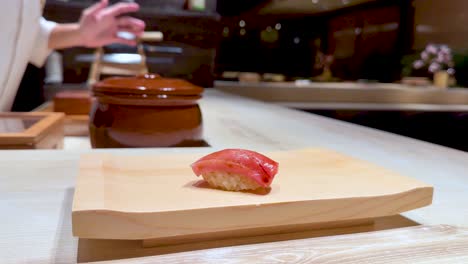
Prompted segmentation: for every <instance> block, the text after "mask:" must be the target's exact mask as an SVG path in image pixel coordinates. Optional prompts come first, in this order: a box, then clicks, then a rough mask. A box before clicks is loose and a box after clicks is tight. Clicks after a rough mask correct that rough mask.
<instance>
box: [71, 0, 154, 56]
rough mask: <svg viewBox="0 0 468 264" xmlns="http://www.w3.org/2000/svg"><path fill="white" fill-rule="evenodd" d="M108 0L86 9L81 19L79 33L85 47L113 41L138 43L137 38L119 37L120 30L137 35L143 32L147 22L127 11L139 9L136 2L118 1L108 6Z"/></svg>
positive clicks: (98, 45) (130, 43) (132, 44)
mask: <svg viewBox="0 0 468 264" xmlns="http://www.w3.org/2000/svg"><path fill="white" fill-rule="evenodd" d="M108 4H109V3H108V0H101V1H100V2H98V3H96V4H94V5H93V6H90V7H89V8H87V9H85V10H84V11H83V13H82V15H81V18H80V21H79V35H80V36H81V39H82V45H83V46H85V47H90V48H93V47H100V46H104V45H108V44H111V43H121V44H126V45H131V46H134V45H136V41H135V39H127V38H122V37H119V35H118V33H119V32H128V33H131V34H133V35H134V36H135V37H139V36H141V35H142V34H143V31H144V29H145V23H144V22H143V21H141V20H139V19H136V18H132V17H129V16H121V15H123V14H126V13H130V12H136V11H138V9H139V6H138V4H136V3H118V4H115V5H113V6H109V7H108Z"/></svg>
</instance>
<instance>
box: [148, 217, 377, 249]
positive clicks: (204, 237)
mask: <svg viewBox="0 0 468 264" xmlns="http://www.w3.org/2000/svg"><path fill="white" fill-rule="evenodd" d="M373 226H374V219H372V218H367V219H357V220H348V221H336V222H327V223H314V224H304V225H295V226H279V227H269V228H256V229H245V230H232V231H223V232H213V233H205V234H194V235H189V236H174V237H164V238H156V239H146V240H143V241H142V246H143V247H144V248H149V247H159V246H171V245H178V244H189V243H195V242H205V241H213V240H224V239H236V238H244V239H247V240H248V239H249V238H252V241H256V240H257V238H256V237H258V236H278V238H280V237H284V238H286V239H287V238H288V237H294V236H295V233H301V232H302V233H304V232H306V233H307V232H308V233H311V232H313V234H314V235H313V236H314V237H320V236H329V235H337V234H343V229H346V228H348V229H351V230H350V232H366V231H372V230H373V229H374V227H373ZM309 237H310V236H309ZM279 240H283V239H281V238H280V239H279Z"/></svg>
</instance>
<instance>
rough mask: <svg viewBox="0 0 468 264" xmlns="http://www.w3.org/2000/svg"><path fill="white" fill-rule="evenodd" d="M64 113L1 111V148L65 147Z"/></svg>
mask: <svg viewBox="0 0 468 264" xmlns="http://www.w3.org/2000/svg"><path fill="white" fill-rule="evenodd" d="M64 118H65V115H64V114H63V113H36V112H35V113H0V149H59V148H62V147H63V137H64V132H63V131H64V129H63V126H64Z"/></svg>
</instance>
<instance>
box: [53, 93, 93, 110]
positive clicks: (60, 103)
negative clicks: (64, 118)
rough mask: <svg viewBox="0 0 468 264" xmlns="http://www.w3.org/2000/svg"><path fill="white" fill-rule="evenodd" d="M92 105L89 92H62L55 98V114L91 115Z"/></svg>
mask: <svg viewBox="0 0 468 264" xmlns="http://www.w3.org/2000/svg"><path fill="white" fill-rule="evenodd" d="M91 103H92V98H91V92H90V91H89V90H71V91H62V92H59V93H57V94H56V95H55V97H54V112H62V113H65V114H66V115H89V111H90V109H91Z"/></svg>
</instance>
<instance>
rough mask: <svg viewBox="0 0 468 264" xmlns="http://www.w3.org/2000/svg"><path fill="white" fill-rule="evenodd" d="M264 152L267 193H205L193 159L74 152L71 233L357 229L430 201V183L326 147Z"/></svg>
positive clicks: (148, 235) (147, 236)
mask: <svg viewBox="0 0 468 264" xmlns="http://www.w3.org/2000/svg"><path fill="white" fill-rule="evenodd" d="M265 154H266V155H268V156H269V157H271V158H273V159H274V160H276V161H278V162H279V164H280V165H279V166H280V167H279V173H278V175H277V176H276V178H275V180H274V181H273V184H272V188H271V190H270V191H269V192H268V193H244V192H227V191H222V190H216V189H212V188H210V187H208V186H207V185H206V184H205V183H204V182H203V181H202V180H201V178H198V177H196V176H195V175H194V173H193V172H192V171H191V168H190V164H191V163H193V162H194V161H196V160H197V159H198V158H200V157H201V156H202V154H180V155H177V154H173V155H159V156H115V155H110V154H102V153H101V154H89V155H84V156H83V157H82V160H81V164H80V171H79V175H78V179H77V185H76V190H75V195H74V201H73V210H72V211H73V212H72V224H73V234H74V235H75V236H77V237H80V238H91V239H124V240H151V241H153V242H154V241H156V242H154V243H152V242H151V243H149V244H150V245H154V244H164V243H165V242H167V243H178V242H184V241H186V240H185V239H187V240H190V241H196V240H197V239H203V240H206V239H210V238H217V239H218V238H220V237H222V236H228V237H231V236H235V235H240V234H242V235H247V236H248V235H261V234H268V233H274V232H280V231H281V232H282V231H284V232H291V231H295V228H302V229H310V228H320V227H333V226H335V225H337V223H345V224H350V225H351V224H356V223H355V221H358V224H362V223H366V221H368V220H369V219H373V218H375V217H380V216H388V215H395V214H399V213H401V212H405V211H408V210H412V209H415V208H419V207H422V206H426V205H429V204H431V202H432V194H433V188H432V187H431V186H429V185H427V184H424V183H422V182H419V181H417V180H415V179H412V178H408V177H404V176H401V175H398V174H396V173H393V172H391V171H388V170H386V169H384V168H381V167H378V166H375V165H373V164H370V163H368V162H365V161H360V160H357V159H354V158H351V157H349V156H345V155H342V154H339V153H336V152H333V151H330V150H325V149H304V150H296V151H284V152H274V153H265Z"/></svg>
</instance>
